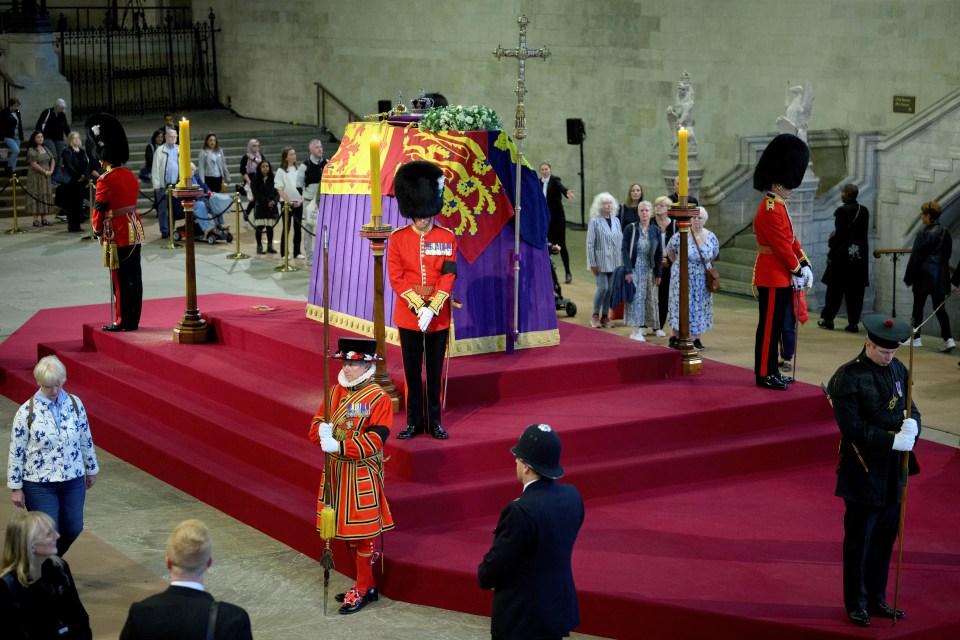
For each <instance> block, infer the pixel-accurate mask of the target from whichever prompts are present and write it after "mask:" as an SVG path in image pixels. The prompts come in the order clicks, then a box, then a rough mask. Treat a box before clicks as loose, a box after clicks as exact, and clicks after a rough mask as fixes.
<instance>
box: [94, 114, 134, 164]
mask: <svg viewBox="0 0 960 640" xmlns="http://www.w3.org/2000/svg"><path fill="white" fill-rule="evenodd" d="M86 128H87V135H88V136H90V138H92V139H93V141H94V143H96V145H97V154H98V156H99V158H100V160H101V161H102V162H109V163H110V164H111V165H114V166H117V165H121V164H124V163H125V162H126V161H127V160H129V159H130V145H129V144H128V143H127V132H126V131H124V130H123V125H122V124H120V122H119V121H118V120H117V119H116V118H114V117H113V116H112V115H110V114H109V113H98V114H96V115H93V116H90V119H89V120H87V124H86Z"/></svg>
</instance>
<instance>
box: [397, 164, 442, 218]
mask: <svg viewBox="0 0 960 640" xmlns="http://www.w3.org/2000/svg"><path fill="white" fill-rule="evenodd" d="M393 193H394V195H395V196H396V197H397V206H398V207H399V208H400V215H402V216H403V217H405V218H432V217H433V216H435V215H437V214H438V213H440V210H441V209H442V208H443V171H441V169H440V167H438V166H437V165H435V164H433V163H432V162H426V161H424V160H414V161H413V162H408V163H406V164H405V165H403V166H401V167H400V168H399V169H397V174H396V176H395V177H394V181H393Z"/></svg>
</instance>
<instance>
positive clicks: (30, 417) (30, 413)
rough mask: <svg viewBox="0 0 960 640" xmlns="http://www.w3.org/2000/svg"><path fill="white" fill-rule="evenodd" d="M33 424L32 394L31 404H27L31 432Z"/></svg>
mask: <svg viewBox="0 0 960 640" xmlns="http://www.w3.org/2000/svg"><path fill="white" fill-rule="evenodd" d="M32 424H33V396H30V404H29V405H28V406H27V433H30V425H32Z"/></svg>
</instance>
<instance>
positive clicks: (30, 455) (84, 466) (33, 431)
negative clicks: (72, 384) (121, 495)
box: [7, 356, 100, 556]
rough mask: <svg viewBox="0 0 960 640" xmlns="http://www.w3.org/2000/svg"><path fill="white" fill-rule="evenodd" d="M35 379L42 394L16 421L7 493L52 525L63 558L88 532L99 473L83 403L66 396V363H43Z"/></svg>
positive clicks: (53, 358)
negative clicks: (90, 494)
mask: <svg viewBox="0 0 960 640" xmlns="http://www.w3.org/2000/svg"><path fill="white" fill-rule="evenodd" d="M33 377H34V378H35V379H36V381H37V384H38V385H40V388H39V389H38V390H37V392H36V393H35V394H34V395H33V397H31V398H30V399H29V400H28V401H27V402H24V403H23V405H22V406H21V407H20V409H19V410H17V414H16V416H14V418H13V431H12V433H11V437H10V456H9V458H8V461H7V487H8V488H9V489H10V491H11V495H10V497H11V500H13V504H14V505H15V506H17V507H19V508H21V509H24V508H25V509H27V510H28V511H42V512H44V513H46V514H47V515H49V516H50V517H51V518H52V519H53V522H54V524H55V525H56V528H57V531H59V532H60V539H59V540H58V541H57V555H59V556H63V555H64V554H65V553H66V552H67V549H69V548H70V545H71V544H73V541H74V540H76V539H77V536H79V535H80V532H81V531H83V502H84V499H85V498H86V492H87V489H89V488H90V487H92V486H93V484H94V482H96V480H97V472H99V471H100V468H99V467H98V466H97V454H96V452H95V451H94V449H93V439H92V438H91V437H90V423H89V422H88V421H87V412H86V411H85V410H84V408H83V403H82V402H80V399H79V398H77V397H76V396H74V395H70V394H69V393H67V392H66V391H64V390H63V385H64V383H66V381H67V370H66V368H65V367H64V366H63V363H62V362H60V360H59V359H58V358H57V357H56V356H46V357H44V358H41V359H40V362H38V363H37V366H36V367H34V369H33Z"/></svg>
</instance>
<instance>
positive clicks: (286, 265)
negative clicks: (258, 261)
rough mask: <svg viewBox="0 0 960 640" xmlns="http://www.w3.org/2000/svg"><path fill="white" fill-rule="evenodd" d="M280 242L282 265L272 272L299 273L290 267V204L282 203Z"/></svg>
mask: <svg viewBox="0 0 960 640" xmlns="http://www.w3.org/2000/svg"><path fill="white" fill-rule="evenodd" d="M281 242H282V243H283V244H282V246H283V248H284V249H283V264H281V265H280V266H278V267H274V268H273V270H274V271H279V272H281V273H290V272H291V271H299V269H297V268H296V267H291V266H290V203H289V202H284V203H283V235H282V236H281Z"/></svg>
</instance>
